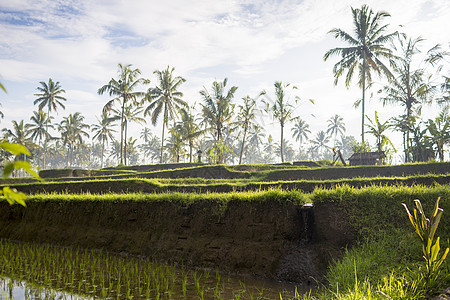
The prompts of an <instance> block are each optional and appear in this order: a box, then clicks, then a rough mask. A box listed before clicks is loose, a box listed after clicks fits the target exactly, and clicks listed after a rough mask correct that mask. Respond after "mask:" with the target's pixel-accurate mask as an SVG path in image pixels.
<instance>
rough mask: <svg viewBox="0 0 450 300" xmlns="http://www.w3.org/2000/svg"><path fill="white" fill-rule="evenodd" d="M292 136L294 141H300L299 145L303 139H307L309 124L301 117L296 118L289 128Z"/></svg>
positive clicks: (309, 131)
mask: <svg viewBox="0 0 450 300" xmlns="http://www.w3.org/2000/svg"><path fill="white" fill-rule="evenodd" d="M291 131H292V137H293V138H295V141H297V142H298V141H300V147H301V145H302V143H303V139H305V140H307V139H308V134H310V133H311V130H309V124H307V123H306V122H305V121H304V120H302V119H300V118H299V119H297V123H295V125H294V127H292V128H291Z"/></svg>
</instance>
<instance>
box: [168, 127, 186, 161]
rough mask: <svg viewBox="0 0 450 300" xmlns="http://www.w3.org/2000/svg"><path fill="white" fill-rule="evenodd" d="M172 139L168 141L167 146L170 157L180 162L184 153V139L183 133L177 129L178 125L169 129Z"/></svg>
mask: <svg viewBox="0 0 450 300" xmlns="http://www.w3.org/2000/svg"><path fill="white" fill-rule="evenodd" d="M169 133H170V134H171V135H170V139H169V140H168V141H167V144H166V148H167V152H168V153H169V158H170V160H171V161H172V162H176V163H179V162H180V156H182V155H184V151H185V150H184V149H183V145H184V141H183V137H182V134H181V132H180V131H179V130H177V127H172V128H170V130H169Z"/></svg>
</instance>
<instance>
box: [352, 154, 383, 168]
mask: <svg viewBox="0 0 450 300" xmlns="http://www.w3.org/2000/svg"><path fill="white" fill-rule="evenodd" d="M384 158H386V154H384V151H377V152H361V153H353V155H352V156H351V157H350V158H349V159H348V160H349V162H350V166H360V165H381V163H382V161H383V159H384Z"/></svg>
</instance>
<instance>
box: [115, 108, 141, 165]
mask: <svg viewBox="0 0 450 300" xmlns="http://www.w3.org/2000/svg"><path fill="white" fill-rule="evenodd" d="M142 111H143V108H142V107H140V106H132V105H128V106H126V107H125V109H124V110H123V111H122V110H117V109H113V112H114V115H113V116H112V118H111V119H112V120H121V122H123V124H122V128H123V132H124V135H123V136H124V143H123V152H124V157H123V163H124V164H125V165H126V164H127V156H126V155H125V153H127V134H128V123H130V122H136V123H139V124H145V123H146V121H145V119H144V118H141V117H140V116H139V115H140V114H141V113H142Z"/></svg>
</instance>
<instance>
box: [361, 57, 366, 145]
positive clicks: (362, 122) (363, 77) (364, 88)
mask: <svg viewBox="0 0 450 300" xmlns="http://www.w3.org/2000/svg"><path fill="white" fill-rule="evenodd" d="M365 94H366V57H365V55H364V61H363V74H362V101H361V106H362V117H361V144H362V145H364V114H365V111H364V104H365Z"/></svg>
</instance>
